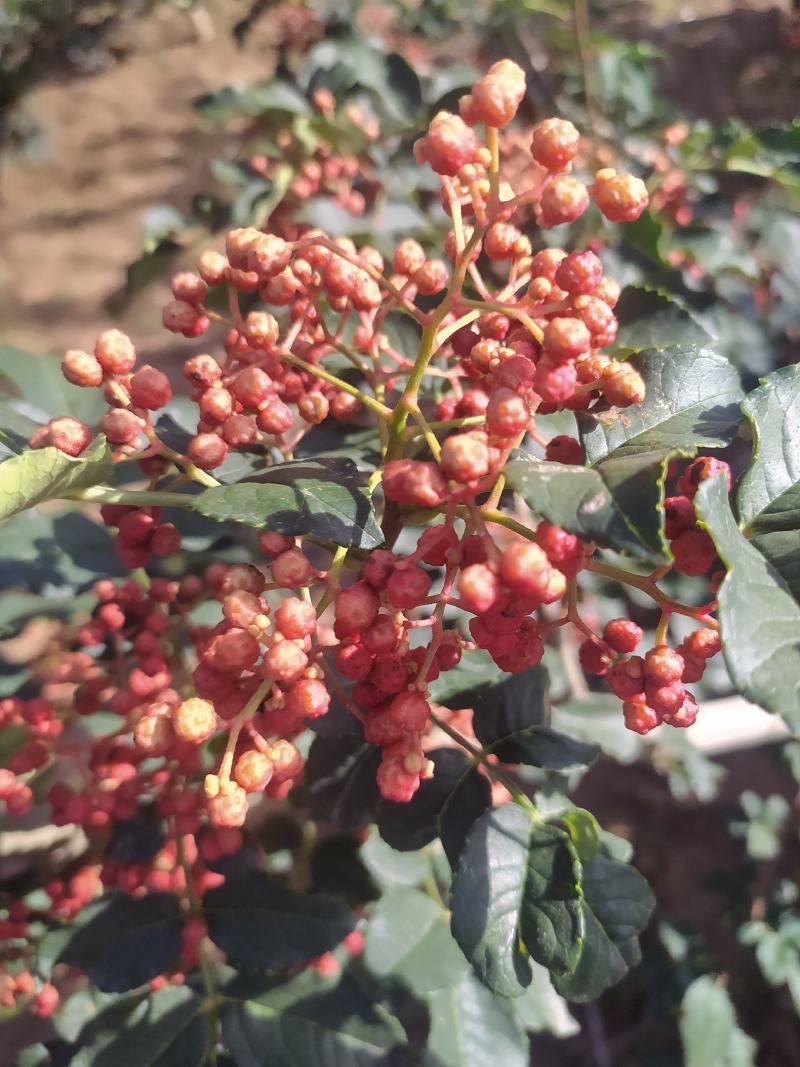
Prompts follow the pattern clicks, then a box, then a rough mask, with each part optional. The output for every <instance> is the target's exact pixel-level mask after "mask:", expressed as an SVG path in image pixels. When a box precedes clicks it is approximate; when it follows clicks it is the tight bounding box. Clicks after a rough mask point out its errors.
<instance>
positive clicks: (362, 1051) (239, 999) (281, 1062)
mask: <svg viewBox="0 0 800 1067" xmlns="http://www.w3.org/2000/svg"><path fill="white" fill-rule="evenodd" d="M223 995H224V997H225V1000H226V1002H227V1007H225V1008H224V1009H223V1013H222V1032H223V1036H224V1039H225V1044H226V1045H227V1047H228V1050H229V1051H230V1053H231V1055H232V1056H233V1059H234V1061H235V1062H236V1065H237V1067H379V1065H380V1067H384V1065H386V1067H388V1063H389V1062H390V1061H389V1053H390V1050H391V1049H393V1048H395V1047H396V1046H397V1045H398V1044H401V1043H403V1042H404V1037H403V1031H402V1030H401V1029H400V1027H399V1026H398V1025H396V1024H394V1023H393V1022H392V1021H391V1020H390V1019H388V1018H387V1016H386V1014H385V1013H384V1012H379V1011H378V1010H376V1007H375V1005H374V1004H373V1002H372V1001H371V1000H370V999H369V998H368V997H367V995H366V993H365V992H364V990H363V989H361V987H360V986H359V985H357V984H356V982H355V981H354V980H353V979H352V978H350V977H349V976H348V975H345V976H344V977H343V978H342V980H341V981H340V982H339V984H338V985H337V986H336V987H335V988H330V986H329V984H327V983H325V982H324V981H323V980H322V979H321V978H319V976H318V975H316V974H315V973H314V972H313V971H310V972H308V971H307V972H305V973H303V974H299V975H297V977H295V978H291V979H289V981H288V982H280V983H279V982H266V983H262V984H261V986H260V987H254V986H253V983H252V982H251V981H249V982H248V981H243V980H241V979H239V980H236V981H234V982H232V983H230V984H229V985H228V986H226V987H225V989H224V990H223Z"/></svg>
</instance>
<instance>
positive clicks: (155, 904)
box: [39, 893, 183, 993]
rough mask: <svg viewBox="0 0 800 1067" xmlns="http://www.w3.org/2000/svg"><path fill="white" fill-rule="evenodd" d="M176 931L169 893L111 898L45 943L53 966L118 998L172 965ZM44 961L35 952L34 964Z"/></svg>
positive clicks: (175, 906) (43, 954)
mask: <svg viewBox="0 0 800 1067" xmlns="http://www.w3.org/2000/svg"><path fill="white" fill-rule="evenodd" d="M182 926H183V921H182V918H181V913H180V908H179V907H178V901H177V898H176V897H175V896H174V895H173V894H172V893H148V894H147V895H146V896H144V897H137V898H133V897H127V896H123V895H118V894H113V893H112V894H108V895H107V896H105V897H103V898H102V899H100V900H97V901H95V902H93V903H92V904H90V905H89V906H88V907H87V908H85V909H84V910H83V911H82V912H81V913H80V915H79V917H78V918H77V919H75V920H73V922H72V923H71V924H70V926H69V927H66V928H65V929H63V930H59V931H57V934H58V935H59V936H58V937H57V938H56V937H54V938H53V940H52V942H51V943H52V944H53V947H54V948H55V951H56V959H55V962H57V963H68V964H70V965H71V966H73V967H79V968H80V970H82V971H83V972H84V974H86V975H87V976H88V977H89V978H90V979H91V980H92V982H94V984H95V985H96V986H98V987H99V988H100V989H102V990H103V991H104V992H107V993H121V992H124V991H125V990H128V989H135V988H136V987H137V986H140V985H144V983H145V982H149V981H150V979H151V978H155V977H156V975H158V974H162V973H163V972H164V971H166V970H168V969H169V967H170V966H171V965H172V964H174V963H175V961H176V960H177V958H178V954H179V953H180V950H181V930H182ZM45 941H47V938H45ZM47 957H48V952H47V950H46V949H45V950H44V951H43V950H42V949H40V952H39V962H40V965H42V964H44V963H46V960H47Z"/></svg>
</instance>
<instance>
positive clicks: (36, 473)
mask: <svg viewBox="0 0 800 1067" xmlns="http://www.w3.org/2000/svg"><path fill="white" fill-rule="evenodd" d="M113 469H114V464H113V461H112V459H111V450H110V449H109V447H108V445H107V444H106V441H105V438H104V437H98V438H97V440H96V441H95V442H94V443H93V444H92V445H91V446H90V447H89V448H88V449H87V450H86V451H85V452H84V453H83V455H81V456H78V457H76V458H75V459H73V458H72V457H71V456H67V455H65V454H64V453H63V452H61V451H59V449H57V448H33V449H29V450H28V451H27V452H23V453H22V455H20V456H12V458H11V459H7V460H5V461H4V462H3V463H0V519H8V518H10V516H12V515H16V514H17V513H18V512H20V511H25V509H26V508H32V507H34V506H35V505H36V504H41V503H42V502H43V501H45V500H56V499H57V498H59V497H64V496H67V495H68V494H69V493H74V492H75V491H76V490H78V489H86V488H88V487H89V486H93V485H99V484H100V482H104V481H107V479H108V478H109V477H110V476H111V473H112V471H113Z"/></svg>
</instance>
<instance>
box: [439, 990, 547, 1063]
mask: <svg viewBox="0 0 800 1067" xmlns="http://www.w3.org/2000/svg"><path fill="white" fill-rule="evenodd" d="M427 1001H428V1008H429V1011H430V1016H431V1028H430V1033H429V1035H428V1045H427V1048H428V1053H429V1055H430V1056H431V1059H430V1060H426V1061H425V1062H426V1064H428V1063H430V1065H431V1067H497V1064H502V1065H503V1067H527V1065H528V1063H529V1050H528V1038H527V1036H526V1034H525V1031H524V1029H523V1028H522V1025H521V1024H520V1022H518V1021H517V1019H516V1018H515V1016H514V1014H513V1012H512V1010H511V1005H510V1004H509V1003H508V1002H506V1001H503V1000H500V999H499V998H498V997H495V996H492V994H491V993H490V992H489V990H488V989H485V988H484V987H483V986H482V985H481V984H480V982H478V981H476V979H475V978H474V977H473V976H472V975H471V974H468V975H465V976H464V977H463V978H462V979H461V980H460V981H459V982H457V983H456V984H455V985H451V986H448V987H445V988H443V989H437V990H436V992H434V993H432V994H429V996H428V997H427ZM512 1003H513V1004H516V1003H517V1002H516V1001H513V1002H512Z"/></svg>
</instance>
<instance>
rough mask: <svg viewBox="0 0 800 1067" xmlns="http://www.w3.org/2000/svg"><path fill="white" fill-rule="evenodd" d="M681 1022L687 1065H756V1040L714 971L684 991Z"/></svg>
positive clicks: (696, 980) (708, 1066)
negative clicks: (742, 1026)
mask: <svg viewBox="0 0 800 1067" xmlns="http://www.w3.org/2000/svg"><path fill="white" fill-rule="evenodd" d="M679 1025H680V1032H681V1044H682V1045H683V1053H684V1057H685V1059H684V1062H685V1064H686V1067H754V1064H755V1063H756V1059H755V1056H756V1048H757V1046H756V1042H755V1041H754V1040H753V1039H752V1038H751V1037H749V1036H748V1035H747V1034H746V1033H745V1032H744V1031H743V1030H740V1029H739V1027H738V1026H737V1025H736V1011H735V1010H734V1007H733V1003H732V1002H731V998H730V996H729V995H728V991H727V990H726V989H725V988H724V987H723V986H721V985H720V984H719V983H718V982H716V981H715V980H714V979H713V978H712V977H711V975H710V974H704V975H702V976H701V977H700V978H696V979H695V980H694V981H693V982H692V984H691V985H690V986H689V988H688V989H687V990H686V992H685V993H684V996H683V1000H682V1001H681V1018H680V1023H679Z"/></svg>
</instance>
